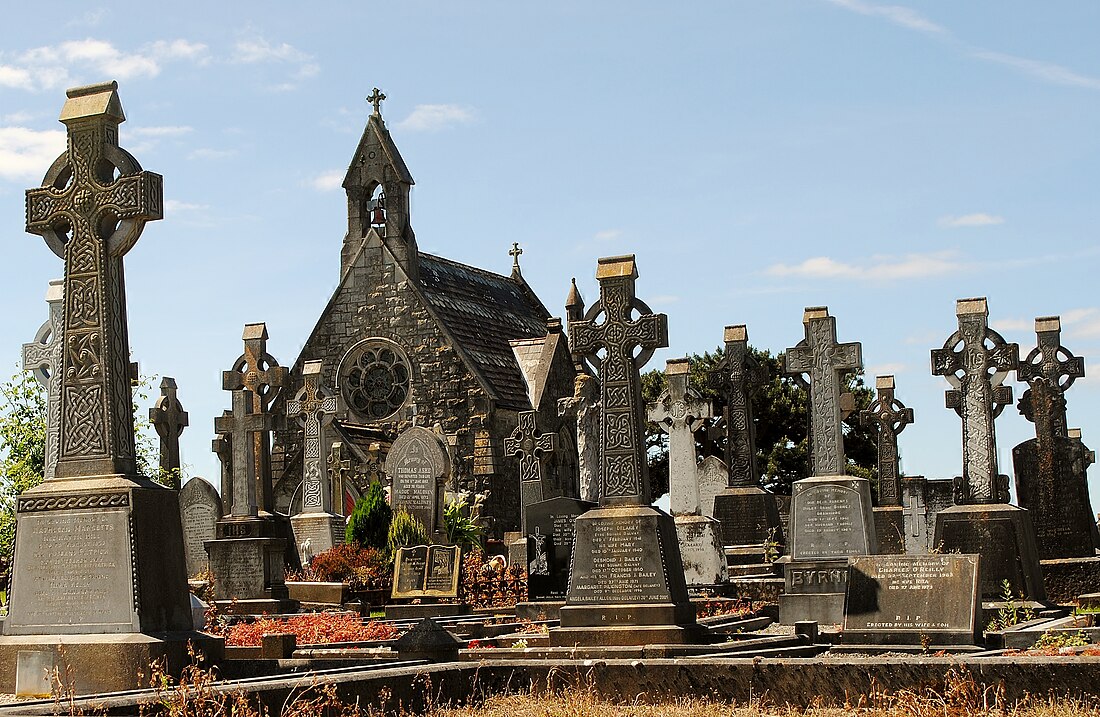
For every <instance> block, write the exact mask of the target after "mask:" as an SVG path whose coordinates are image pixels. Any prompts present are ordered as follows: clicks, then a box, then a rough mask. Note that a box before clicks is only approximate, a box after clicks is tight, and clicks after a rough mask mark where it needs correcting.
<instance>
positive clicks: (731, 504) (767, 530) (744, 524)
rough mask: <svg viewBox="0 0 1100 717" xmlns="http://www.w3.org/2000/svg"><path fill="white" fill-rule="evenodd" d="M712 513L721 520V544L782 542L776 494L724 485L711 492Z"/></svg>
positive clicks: (749, 487) (753, 487) (760, 489)
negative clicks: (717, 490)
mask: <svg viewBox="0 0 1100 717" xmlns="http://www.w3.org/2000/svg"><path fill="white" fill-rule="evenodd" d="M714 517H715V518H716V519H717V520H718V521H719V523H721V533H720V536H719V537H720V539H721V541H722V545H763V544H764V543H766V542H770V543H775V544H778V545H782V544H783V524H782V522H781V521H780V518H779V503H778V501H777V500H776V496H775V495H774V494H772V493H769V492H768V491H766V490H764V489H763V488H759V487H756V486H744V487H739V488H725V489H723V490H722V491H720V492H719V493H718V494H717V495H715V496H714Z"/></svg>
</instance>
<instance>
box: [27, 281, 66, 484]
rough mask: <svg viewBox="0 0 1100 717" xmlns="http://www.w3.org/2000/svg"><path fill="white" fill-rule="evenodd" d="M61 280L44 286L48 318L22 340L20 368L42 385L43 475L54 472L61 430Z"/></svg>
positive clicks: (63, 316)
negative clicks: (30, 338)
mask: <svg viewBox="0 0 1100 717" xmlns="http://www.w3.org/2000/svg"><path fill="white" fill-rule="evenodd" d="M64 292H65V282H64V280H62V279H54V280H53V281H51V282H50V288H49V289H47V290H46V303H47V304H48V305H49V307H50V318H48V319H47V320H46V322H45V323H43V324H42V326H40V327H39V328H38V333H37V334H35V336H34V341H32V342H30V343H29V344H23V370H24V371H30V372H31V375H32V376H34V378H35V380H36V381H38V383H39V385H41V386H42V388H44V389H46V461H45V467H44V468H45V469H44V478H45V479H46V480H50V479H52V478H53V477H54V475H55V474H56V473H57V449H58V446H59V444H60V442H61V441H60V433H61V388H60V385H61V372H60V370H58V369H59V368H60V366H61V326H62V322H63V321H64V319H65V297H64Z"/></svg>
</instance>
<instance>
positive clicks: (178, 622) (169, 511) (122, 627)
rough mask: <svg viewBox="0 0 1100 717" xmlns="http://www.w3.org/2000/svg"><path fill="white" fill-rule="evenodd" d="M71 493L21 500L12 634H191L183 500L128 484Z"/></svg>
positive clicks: (47, 491)
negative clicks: (188, 632)
mask: <svg viewBox="0 0 1100 717" xmlns="http://www.w3.org/2000/svg"><path fill="white" fill-rule="evenodd" d="M62 485H63V486H64V487H63V488H59V487H57V486H56V485H53V484H51V483H45V484H43V485H40V486H38V487H36V488H32V489H30V490H28V491H27V492H25V493H23V494H22V495H21V496H19V498H18V501H17V504H16V510H17V516H16V521H17V522H16V528H17V529H16V534H15V559H14V565H13V569H12V582H11V592H10V595H11V600H10V606H9V611H8V618H7V620H5V621H4V628H3V629H4V634H6V635H50V634H54V635H56V634H69V635H72V634H92V633H137V632H145V633H154V632H168V631H173V630H181V631H189V630H191V628H192V621H191V602H190V597H189V595H188V591H187V571H186V567H185V565H184V556H183V529H182V527H181V525H180V517H179V515H180V513H179V501H178V498H177V493H176V492H175V491H173V490H170V489H168V488H164V487H163V486H159V485H157V484H155V483H153V482H151V481H149V480H146V479H144V478H142V479H136V480H131V479H129V478H124V477H122V476H110V477H104V478H97V479H84V480H81V481H79V482H66V483H64V484H62ZM10 664H12V665H13V666H14V662H13V663H10Z"/></svg>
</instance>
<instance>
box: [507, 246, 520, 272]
mask: <svg viewBox="0 0 1100 717" xmlns="http://www.w3.org/2000/svg"><path fill="white" fill-rule="evenodd" d="M522 253H523V249H520V248H519V242H518V241H517V242H512V248H511V249H509V250H508V256H510V257H512V278H513V279H518V278H519V277H520V271H519V255H520V254H522Z"/></svg>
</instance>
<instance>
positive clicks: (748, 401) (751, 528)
mask: <svg viewBox="0 0 1100 717" xmlns="http://www.w3.org/2000/svg"><path fill="white" fill-rule="evenodd" d="M723 338H724V339H725V343H726V347H725V353H724V354H723V355H722V360H721V361H720V362H719V363H718V365H717V366H715V368H714V370H713V371H711V372H710V374H709V375H708V376H707V380H708V382H709V384H710V385H711V387H712V388H714V389H716V390H717V391H718V393H719V395H720V396H721V397H722V398H723V400H724V402H725V407H724V408H723V409H722V418H723V424H724V426H725V429H726V436H725V438H726V462H725V465H726V466H728V474H727V476H726V485H725V486H723V490H721V492H719V493H718V494H717V495H715V496H714V501H713V505H714V508H713V510H714V513H713V515H714V517H715V518H717V519H718V521H719V524H720V525H721V531H722V532H721V542H722V545H727V546H757V545H759V546H763V545H764V544H765V543H775V544H782V543H783V526H782V525H781V524H780V520H779V507H778V504H777V503H776V498H775V495H773V494H772V493H769V492H768V491H766V490H764V489H763V488H761V487H760V474H759V472H758V471H757V465H756V423H755V421H754V420H753V415H752V394H753V392H754V391H756V390H757V388H758V386H759V385H760V383H761V382H762V380H763V376H762V374H761V370H760V366H759V365H758V364H757V362H756V360H755V358H754V357H753V355H752V349H751V348H749V332H748V329H747V328H746V327H745V326H744V325H743V324H742V325H737V326H727V327H726V328H725V332H724V337H723ZM705 467H706V464H705V462H704V473H705ZM705 510H706V504H705V503H704V511H705Z"/></svg>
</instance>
